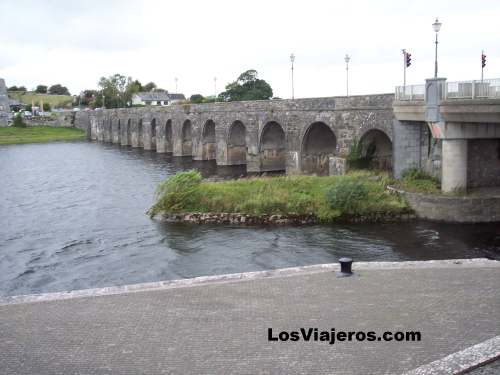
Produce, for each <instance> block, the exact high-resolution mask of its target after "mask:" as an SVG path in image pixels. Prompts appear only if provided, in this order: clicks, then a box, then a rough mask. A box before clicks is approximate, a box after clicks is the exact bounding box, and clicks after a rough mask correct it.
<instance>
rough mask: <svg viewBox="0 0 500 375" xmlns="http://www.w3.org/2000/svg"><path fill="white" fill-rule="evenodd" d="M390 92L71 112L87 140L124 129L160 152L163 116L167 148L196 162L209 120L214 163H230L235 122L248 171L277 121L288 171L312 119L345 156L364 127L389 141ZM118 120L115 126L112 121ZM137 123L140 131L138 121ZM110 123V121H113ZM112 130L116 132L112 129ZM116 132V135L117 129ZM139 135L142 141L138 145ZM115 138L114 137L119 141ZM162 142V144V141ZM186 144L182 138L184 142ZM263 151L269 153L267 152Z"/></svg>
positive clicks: (296, 168) (296, 165) (256, 165)
mask: <svg viewBox="0 0 500 375" xmlns="http://www.w3.org/2000/svg"><path fill="white" fill-rule="evenodd" d="M393 98H394V96H393V95H392V94H380V95H366V96H351V97H333V98H309V99H297V100H265V101H248V102H230V103H210V104H186V105H172V106H169V107H142V108H125V109H109V110H99V111H92V112H79V113H77V114H76V119H75V126H76V127H78V128H81V129H84V130H85V131H86V132H87V136H88V137H89V138H90V139H95V140H101V141H108V142H111V141H112V140H113V136H112V133H113V131H114V132H117V134H120V135H122V134H123V133H124V132H125V131H126V130H125V129H123V128H122V127H128V123H129V120H130V124H131V125H130V127H131V128H132V130H131V131H130V130H128V131H129V132H130V134H131V143H132V145H135V146H139V147H144V145H146V147H147V148H152V149H156V150H157V151H160V152H164V151H165V150H167V149H168V147H167V145H165V144H164V142H166V137H164V136H163V135H164V134H165V126H166V123H167V121H168V120H171V124H172V149H173V150H172V151H173V155H174V156H187V155H191V156H192V157H193V158H195V159H198V160H202V153H203V137H202V134H203V129H204V126H205V124H206V123H207V122H208V121H209V120H212V121H213V122H214V123H215V145H216V161H217V164H218V165H228V164H231V153H232V152H233V153H234V150H232V149H230V147H231V146H230V144H229V142H228V138H229V135H230V129H231V127H232V125H233V124H234V123H235V122H236V121H240V122H241V123H242V124H243V125H244V127H245V130H246V134H245V141H246V142H245V143H246V149H247V153H246V167H247V171H249V172H259V171H261V170H262V161H261V155H262V152H261V151H262V150H261V137H262V132H263V130H264V128H265V126H266V124H268V123H270V122H276V123H278V124H279V125H280V126H281V127H282V129H283V131H284V134H285V158H286V171H287V173H288V174H297V173H301V153H302V152H303V147H302V144H303V140H304V137H305V135H306V133H307V130H308V128H309V127H310V125H311V124H313V123H315V122H322V123H324V124H326V125H327V126H328V127H329V128H330V129H331V130H332V131H333V133H334V135H335V138H336V149H335V154H336V155H344V154H347V153H348V151H349V148H350V146H351V144H352V142H353V140H354V139H355V138H357V139H360V138H361V137H362V136H363V135H364V134H365V133H366V132H367V131H369V130H371V129H378V130H381V131H383V132H384V133H385V134H386V135H387V136H388V137H389V139H390V140H391V141H392V139H393V127H392V123H393V112H392V101H393ZM153 119H154V120H155V122H156V129H155V132H156V134H157V135H158V134H159V135H160V136H156V145H155V147H153V146H151V139H152V134H153V131H152V127H151V123H152V120H153ZM186 120H189V121H190V122H191V135H192V140H191V141H192V147H190V148H189V150H188V148H186V147H183V134H184V136H185V135H186V134H187V133H186V132H185V131H184V132H183V126H184V124H185V123H186ZM118 121H119V122H120V129H119V130H118V127H117V126H116V124H117V123H118ZM139 122H142V127H141V128H142V131H139V128H138V124H139ZM113 124H115V125H113ZM114 129H116V130H114ZM118 132H119V133H118ZM137 137H139V138H140V140H142V143H143V145H140V144H139V143H140V140H139V139H138V138H137ZM122 138H123V137H121V136H119V137H118V138H114V139H115V140H118V139H119V140H120V142H121V143H122V144H123V141H122ZM162 142H163V143H162ZM185 144H186V143H185V142H184V145H185ZM266 152H268V153H269V152H270V151H267V150H266Z"/></svg>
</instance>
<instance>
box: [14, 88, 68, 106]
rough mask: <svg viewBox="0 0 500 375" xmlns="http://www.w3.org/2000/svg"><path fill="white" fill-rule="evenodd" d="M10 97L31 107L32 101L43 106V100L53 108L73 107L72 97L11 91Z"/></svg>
mask: <svg viewBox="0 0 500 375" xmlns="http://www.w3.org/2000/svg"><path fill="white" fill-rule="evenodd" d="M9 97H10V98H11V99H15V100H19V101H20V102H21V103H24V104H29V105H31V103H32V101H34V102H35V103H37V102H38V104H41V102H42V100H43V102H44V103H49V104H50V107H51V108H59V107H71V103H72V101H73V98H72V97H71V96H70V95H49V94H35V93H34V92H29V91H27V92H22V91H9Z"/></svg>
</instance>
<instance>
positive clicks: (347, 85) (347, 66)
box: [344, 54, 351, 96]
mask: <svg viewBox="0 0 500 375" xmlns="http://www.w3.org/2000/svg"><path fill="white" fill-rule="evenodd" d="M350 60H351V58H350V57H349V55H347V54H346V55H345V57H344V61H345V72H346V92H347V96H349V61H350Z"/></svg>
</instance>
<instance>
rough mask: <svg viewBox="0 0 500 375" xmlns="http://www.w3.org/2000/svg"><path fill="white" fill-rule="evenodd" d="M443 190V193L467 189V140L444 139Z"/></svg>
mask: <svg viewBox="0 0 500 375" xmlns="http://www.w3.org/2000/svg"><path fill="white" fill-rule="evenodd" d="M442 152H443V161H442V178H441V189H442V191H443V192H454V191H466V189H467V140H466V139H443V151H442Z"/></svg>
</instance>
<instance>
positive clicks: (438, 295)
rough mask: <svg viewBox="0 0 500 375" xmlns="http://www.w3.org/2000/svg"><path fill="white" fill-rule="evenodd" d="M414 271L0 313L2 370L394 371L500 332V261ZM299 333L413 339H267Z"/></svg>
mask: <svg viewBox="0 0 500 375" xmlns="http://www.w3.org/2000/svg"><path fill="white" fill-rule="evenodd" d="M422 263H423V265H421V264H420V265H416V266H415V267H408V266H405V267H401V268H398V267H397V266H392V267H386V268H384V267H382V268H380V269H375V268H369V267H366V268H365V267H361V268H359V269H358V271H357V274H356V275H355V276H353V277H350V278H337V277H336V275H335V272H333V271H332V269H328V268H321V267H319V268H317V270H316V271H315V272H311V271H310V270H311V268H310V269H309V271H307V272H295V273H293V272H291V273H290V272H289V273H282V274H279V273H278V274H275V276H274V277H250V278H241V279H239V280H238V279H234V278H233V279H227V280H225V281H223V282H217V281H214V282H208V283H193V284H192V285H188V284H187V283H184V284H183V286H182V287H167V288H163V289H162V288H158V289H152V290H147V289H143V290H141V291H136V292H127V293H120V294H109V295H103V296H96V297H92V296H87V297H77V298H70V299H52V300H51V299H47V300H46V301H38V302H30V303H14V304H6V305H2V306H0V338H1V340H0V373H1V374H40V375H42V374H401V373H403V372H405V371H409V370H412V369H414V368H417V367H419V366H421V365H424V364H426V363H430V362H432V361H436V360H438V359H440V358H443V357H445V356H447V355H449V354H452V353H455V352H457V351H461V350H463V349H465V348H468V347H470V346H472V345H475V344H478V343H480V342H483V341H485V340H488V339H491V338H492V337H495V336H497V335H499V334H500V325H499V324H498V322H499V321H500V291H499V288H498V285H499V282H500V266H499V262H494V261H482V262H478V263H474V262H464V263H460V262H453V263H451V262H447V263H445V262H443V266H442V267H440V266H439V264H440V263H439V262H432V263H430V262H429V264H430V265H431V266H430V267H426V263H427V262H422ZM455 263H459V264H455ZM355 269H356V268H355ZM138 290H140V289H138ZM18 302H19V301H18ZM302 327H304V328H308V327H317V328H319V329H320V330H330V329H331V328H335V329H336V330H337V331H340V330H344V331H376V332H377V333H383V332H384V331H420V332H421V334H422V340H421V341H420V342H394V341H392V342H383V341H374V342H367V341H362V342H357V341H352V342H337V343H335V344H334V345H329V344H327V343H325V342H304V341H299V342H289V341H288V342H269V341H268V338H267V330H268V328H273V330H274V331H276V332H279V331H282V330H287V331H290V330H298V329H300V328H302Z"/></svg>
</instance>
